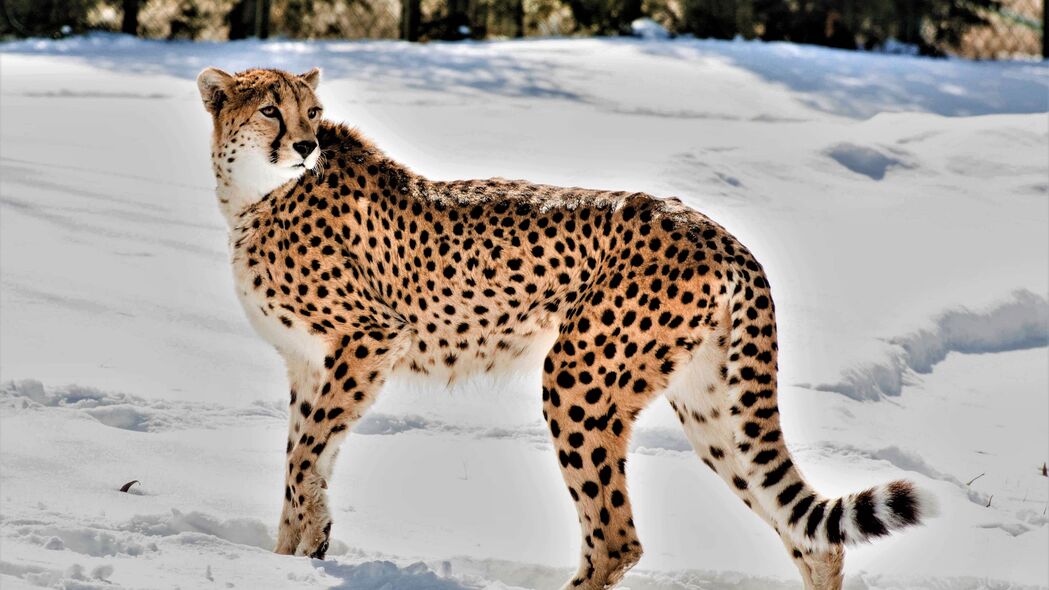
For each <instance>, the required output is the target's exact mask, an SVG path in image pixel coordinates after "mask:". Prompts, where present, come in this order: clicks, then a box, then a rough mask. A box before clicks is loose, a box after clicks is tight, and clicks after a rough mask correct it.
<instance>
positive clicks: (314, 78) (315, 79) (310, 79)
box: [299, 68, 321, 90]
mask: <svg viewBox="0 0 1049 590" xmlns="http://www.w3.org/2000/svg"><path fill="white" fill-rule="evenodd" d="M299 77H300V78H302V81H303V82H305V83H306V84H309V86H310V88H312V89H314V90H316V89H317V86H318V85H319V84H320V83H321V69H320V68H313V69H312V70H310V71H308V72H306V73H305V74H301V75H300V76H299Z"/></svg>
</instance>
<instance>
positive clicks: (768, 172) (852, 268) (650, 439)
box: [0, 35, 1049, 590]
mask: <svg viewBox="0 0 1049 590" xmlns="http://www.w3.org/2000/svg"><path fill="white" fill-rule="evenodd" d="M207 65H216V66H219V67H224V68H228V69H231V70H235V69H242V68H245V67H249V66H277V67H284V68H288V69H291V70H295V71H306V70H308V69H309V68H311V67H313V66H321V67H322V68H324V71H325V74H324V76H325V78H324V80H323V82H322V83H321V87H320V96H321V99H322V100H323V101H324V103H325V107H326V112H327V114H328V116H330V117H332V118H334V119H337V120H345V121H348V122H351V123H352V124H354V125H357V126H359V127H360V128H361V129H362V130H363V131H364V132H365V133H366V134H367V135H369V136H370V137H372V138H373V139H374V140H375V141H376V142H377V143H378V144H379V145H380V146H382V147H383V148H384V149H386V150H387V151H388V152H389V153H390V154H391V155H393V156H394V157H397V158H399V159H400V160H402V161H404V162H405V163H407V164H408V165H410V166H412V167H413V168H414V169H416V170H417V171H419V172H421V173H423V174H426V175H429V176H431V177H434V178H439V179H451V178H460V177H487V176H496V175H498V176H504V177H511V178H514V177H523V178H529V179H531V180H534V181H538V182H547V183H553V184H564V185H581V186H591V187H595V188H615V189H623V190H643V191H646V192H650V193H654V194H659V195H677V196H679V197H680V198H682V200H684V201H685V202H687V203H688V204H690V205H692V206H694V207H696V208H698V209H700V210H702V211H704V212H705V213H707V214H709V215H710V216H712V217H713V218H715V219H717V220H718V221H720V222H721V223H722V224H724V225H725V226H726V227H728V228H729V229H730V230H731V231H733V232H734V233H735V234H736V235H737V236H739V237H740V239H741V240H742V241H743V242H744V243H746V244H748V246H749V247H750V248H751V249H752V250H753V251H754V252H755V254H756V255H757V257H758V258H759V259H760V260H761V261H762V262H763V264H764V266H765V268H766V270H767V271H768V273H769V275H770V278H771V282H772V284H773V287H774V290H775V296H776V302H777V314H778V317H779V323H780V337H781V358H780V367H781V373H782V383H783V386H782V391H781V393H780V396H781V404H780V405H781V409H782V415H783V422H784V430H785V433H786V438H787V440H788V442H789V444H790V446H791V448H792V450H793V452H794V454H795V456H796V460H797V461H796V462H797V463H798V464H799V465H800V466H801V467H802V469H803V470H804V471H805V473H806V475H807V476H808V477H809V479H811V480H812V481H813V483H814V484H815V485H816V486H817V487H818V488H819V489H821V490H822V491H824V492H825V493H827V494H840V493H845V492H851V491H855V490H857V489H860V488H861V487H864V486H867V485H872V484H876V483H883V482H886V481H889V480H891V479H896V478H901V477H902V478H907V479H911V480H913V481H915V482H916V483H918V484H919V485H921V486H924V487H926V488H927V489H929V490H931V492H932V493H934V494H935V495H936V497H937V498H938V500H939V502H940V504H941V507H942V516H941V517H939V518H937V519H935V520H933V521H931V522H930V523H929V524H928V526H926V527H923V528H920V529H916V530H913V531H909V532H907V533H906V534H901V535H900V536H898V537H894V538H892V539H888V540H883V541H880V542H878V543H875V544H872V545H870V546H865V547H860V548H856V549H852V550H850V551H849V554H848V558H847V560H846V572H847V575H848V579H847V584H846V587H847V588H849V589H850V590H852V589H857V590H858V589H867V590H875V589H878V590H881V589H896V588H899V589H903V588H932V589H951V590H962V589H966V590H967V589H973V590H976V589H978V588H979V589H982V588H1046V587H1049V569H1047V565H1046V561H1045V555H1046V554H1049V524H1047V523H1049V519H1047V517H1046V514H1045V510H1046V506H1047V505H1049V479H1047V478H1045V477H1044V476H1042V475H1041V472H1040V468H1041V466H1042V464H1043V463H1044V462H1045V461H1046V460H1047V459H1049V457H1047V455H1046V449H1047V448H1049V428H1047V421H1049V395H1047V392H1049V347H1047V345H1049V300H1047V295H1049V264H1047V257H1049V223H1047V222H1049V199H1047V197H1049V158H1047V157H1046V156H1047V154H1049V117H1046V112H1047V111H1049V66H1047V65H1045V64H1044V63H1037V62H1002V63H989V62H988V63H984V62H980V63H974V62H965V61H960V60H930V59H924V58H915V57H910V56H896V55H884V54H864V53H856V52H841V51H835V50H829V49H823V48H816V47H801V46H792V45H787V44H779V43H768V44H766V43H757V42H753V43H752V42H720V41H698V40H687V39H676V40H657V39H644V40H639V39H571V40H565V39H541V40H522V41H508V42H488V43H477V42H464V43H431V44H426V45H409V44H403V43H393V42H288V41H270V42H254V41H248V42H238V43H228V44H208V43H164V42H147V41H139V40H134V39H130V38H125V37H120V36H112V35H101V36H90V37H83V38H73V39H68V40H63V41H43V40H30V41H22V42H14V43H7V44H2V45H0V93H2V94H0V117H2V125H0V154H2V157H0V310H2V314H0V328H2V329H0V378H2V379H3V384H2V385H0V451H2V463H0V586H2V587H3V588H5V589H6V588H27V587H36V586H47V587H59V588H102V587H105V588H119V587H127V588H142V587H149V588H174V587H181V588H212V587H215V588H225V587H253V588H285V587H289V586H293V587H300V586H309V587H335V588H353V589H372V588H374V589H380V588H404V589H409V590H411V589H414V588H428V589H429V588H437V589H441V588H469V589H477V588H488V589H493V590H495V589H508V588H529V589H531V588H535V589H545V588H551V587H557V586H558V585H559V584H560V583H561V582H563V581H564V580H565V579H566V578H567V577H568V576H569V574H570V573H571V571H572V570H573V568H574V563H575V559H576V556H577V555H578V553H577V550H578V536H577V532H576V522H575V513H574V509H573V507H572V504H571V501H570V499H569V498H568V496H567V494H565V493H564V489H563V484H562V483H561V477H560V474H559V472H558V469H557V464H556V460H555V459H554V457H553V454H552V452H551V449H550V444H549V442H548V439H547V434H546V432H545V430H544V427H543V424H542V423H541V420H540V400H539V396H538V395H537V394H536V391H537V389H538V377H537V375H533V374H527V373H526V374H521V375H517V376H513V377H511V378H509V379H506V380H502V381H490V380H489V381H477V382H474V383H468V384H466V385H464V386H462V387H459V388H457V389H454V390H451V391H448V390H446V389H444V388H441V387H434V386H431V385H427V384H424V383H417V382H395V383H392V384H391V385H390V387H389V390H388V391H387V392H386V393H385V394H384V396H383V397H382V398H381V399H380V400H379V402H378V403H377V404H376V406H375V407H374V409H373V410H372V411H371V412H370V413H369V415H368V416H367V417H366V418H365V420H363V421H362V422H361V423H360V424H359V425H358V426H357V428H356V429H355V431H354V433H353V434H352V435H351V436H350V437H349V440H348V441H347V443H346V444H345V446H344V448H343V452H342V454H341V458H340V461H339V464H338V467H337V468H336V472H335V476H334V478H333V481H332V482H331V490H330V491H331V505H332V510H333V513H334V515H335V524H334V529H333V543H332V548H331V550H330V552H329V560H328V561H325V562H320V561H311V560H308V559H303V558H290V557H285V556H277V555H273V554H272V553H270V552H269V549H270V548H271V546H272V544H273V540H274V537H275V525H276V520H277V515H278V511H279V508H280V500H281V496H280V491H281V481H280V477H281V472H282V471H281V462H282V460H283V441H284V432H285V428H286V425H285V404H286V400H285V395H286V392H285V383H284V378H285V377H284V371H283V369H282V368H281V366H280V361H279V359H278V357H277V355H276V354H275V353H274V352H272V351H271V350H269V349H268V348H267V347H266V345H265V344H263V343H262V341H261V340H260V339H259V338H257V337H256V336H254V335H253V334H252V332H251V329H250V327H249V326H248V325H247V322H246V321H245V319H244V317H243V314H242V312H241V310H240V308H239V305H238V304H237V302H236V300H235V297H234V294H233V289H232V281H231V275H230V271H229V268H228V263H227V258H226V257H227V254H226V242H225V239H226V238H225V228H224V222H223V221H222V218H221V216H220V214H219V212H218V208H217V205H216V203H215V199H214V195H213V192H212V188H213V179H212V177H211V173H210V163H209V159H208V139H209V125H210V121H209V120H208V117H207V116H206V114H205V113H204V111H203V109H202V107H201V106H200V104H199V97H198V95H197V92H196V89H195V87H194V83H193V79H194V77H195V75H196V74H197V72H198V71H199V70H200V69H201V68H203V67H204V66H207ZM131 480H139V481H140V483H139V484H136V485H135V486H133V487H132V488H131V489H130V492H129V493H122V492H120V491H119V488H120V486H122V485H123V484H125V483H127V482H129V481H131ZM629 480H630V486H631V491H632V497H633V501H634V505H635V521H636V522H637V524H638V528H639V533H640V535H641V538H642V541H643V542H644V543H645V548H646V553H645V557H644V558H643V559H642V561H641V562H640V564H639V565H638V566H637V568H635V570H634V573H632V574H631V575H630V576H628V578H627V580H626V581H625V582H624V584H623V585H624V587H629V588H632V589H634V590H638V589H645V590H648V589H656V588H659V589H686V588H687V589H695V588H702V589H713V590H717V589H722V588H733V589H747V588H755V589H756V588H774V589H778V588H784V589H785V588H798V587H800V585H799V582H798V581H797V574H796V571H795V570H794V567H793V565H792V564H791V563H790V560H789V558H788V557H787V556H786V554H785V552H784V551H783V549H782V546H781V545H780V542H779V540H778V539H777V538H776V536H775V535H774V534H773V533H772V531H771V530H769V529H768V527H767V526H766V525H765V524H764V523H762V522H760V521H759V520H758V519H757V518H754V517H753V516H752V515H751V514H750V513H749V512H748V511H747V509H746V508H745V507H744V506H743V505H742V504H741V503H740V502H739V501H738V499H737V498H735V497H734V495H733V494H732V493H731V492H730V491H729V490H727V489H726V488H725V486H724V485H723V484H722V483H721V482H720V481H719V480H718V479H717V478H716V477H714V476H713V475H712V474H710V473H709V471H708V470H707V469H706V467H704V466H703V465H702V464H701V463H700V462H699V461H698V460H697V459H696V458H695V457H694V456H693V455H692V454H691V451H690V450H689V447H688V443H687V442H686V441H685V439H684V436H683V435H682V433H681V432H680V429H679V428H678V426H677V425H676V421H675V419H674V417H673V415H672V412H671V411H670V410H669V407H668V406H667V405H666V404H665V403H663V402H661V401H657V402H656V403H654V404H653V406H652V407H651V408H650V409H649V410H647V411H646V412H645V413H644V414H643V415H642V417H641V420H640V423H639V428H638V431H637V433H636V436H635V438H634V441H633V444H632V454H631V457H630V472H629Z"/></svg>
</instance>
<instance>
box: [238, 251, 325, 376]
mask: <svg viewBox="0 0 1049 590" xmlns="http://www.w3.org/2000/svg"><path fill="white" fill-rule="evenodd" d="M259 267H260V265H255V264H252V257H251V256H250V255H249V254H248V253H247V252H246V250H245V249H243V248H240V247H237V246H236V245H234V247H233V277H234V281H235V285H236V291H237V299H238V300H239V301H240V304H241V306H242V307H243V308H244V313H245V315H247V317H248V321H249V322H250V323H251V325H252V327H253V328H254V329H255V331H256V332H257V333H258V334H259V335H260V336H261V337H262V338H263V339H264V340H266V341H267V342H269V343H270V344H271V345H272V346H273V347H274V348H276V349H277V350H278V351H279V352H280V353H281V354H284V355H291V356H295V357H298V358H301V359H305V360H319V359H323V358H324V355H325V354H327V342H326V340H325V339H324V336H323V335H320V334H315V333H311V331H310V329H309V326H308V325H307V324H306V323H305V322H303V321H302V320H301V319H300V318H299V317H297V316H296V314H294V313H293V312H290V311H287V310H285V309H283V308H281V307H280V306H279V304H278V303H277V302H276V300H275V299H274V298H273V297H272V296H271V295H270V294H268V292H267V283H269V282H270V281H268V280H266V277H264V276H262V275H263V274H265V272H266V271H265V270H260V269H259Z"/></svg>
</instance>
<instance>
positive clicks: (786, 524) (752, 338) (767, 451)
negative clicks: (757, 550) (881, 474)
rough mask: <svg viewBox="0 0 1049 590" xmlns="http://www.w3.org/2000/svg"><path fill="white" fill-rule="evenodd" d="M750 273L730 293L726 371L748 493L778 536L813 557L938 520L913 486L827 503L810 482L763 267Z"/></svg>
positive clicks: (929, 499) (932, 504)
mask: <svg viewBox="0 0 1049 590" xmlns="http://www.w3.org/2000/svg"><path fill="white" fill-rule="evenodd" d="M751 270H752V271H756V273H757V274H749V276H748V273H740V276H738V277H737V281H738V282H736V283H735V285H733V289H732V290H731V291H730V292H729V294H728V295H729V296H728V300H729V301H728V302H729V305H730V307H729V309H730V312H729V316H730V319H731V328H730V336H731V344H730V348H729V351H728V353H729V358H728V360H729V363H728V366H727V373H728V374H727V377H728V378H729V385H730V389H731V391H732V393H731V394H730V397H731V399H730V403H731V404H732V407H731V415H732V416H733V417H734V418H735V422H736V425H735V427H734V428H733V432H734V438H735V442H736V443H737V445H736V446H737V448H738V452H737V457H738V460H739V461H740V466H741V467H742V468H743V470H744V472H745V474H746V476H747V477H746V481H747V489H748V491H750V492H751V493H753V495H754V496H755V499H756V500H757V501H758V502H759V503H760V504H761V506H762V508H764V510H765V512H766V513H767V514H769V515H770V516H771V517H772V518H773V519H774V520H775V521H776V523H777V525H778V527H779V528H780V530H781V531H789V536H790V537H791V538H792V539H794V541H795V542H797V543H798V544H799V546H802V547H807V548H811V549H815V550H821V549H827V548H829V547H830V546H841V545H851V544H856V543H863V542H868V541H870V540H872V539H875V538H877V537H882V536H885V535H888V534H889V533H890V532H891V531H893V530H898V529H903V528H907V527H910V526H914V525H917V524H919V523H921V522H922V521H923V520H924V519H926V518H928V517H931V516H934V515H935V514H936V513H937V503H936V499H935V497H934V496H932V495H931V494H929V493H927V492H924V491H922V490H919V489H918V488H916V487H915V486H914V485H913V484H911V483H910V482H906V481H894V482H891V483H888V484H884V485H881V486H875V487H873V488H870V489H867V490H864V491H862V492H858V493H855V494H849V495H847V496H843V497H841V498H827V497H825V496H822V495H820V494H819V493H818V492H816V491H815V490H814V489H813V488H812V487H811V486H810V485H809V484H808V482H806V481H805V479H804V477H803V476H802V474H801V472H800V470H799V469H798V468H797V467H796V466H795V465H794V462H793V459H792V457H791V455H790V450H789V449H788V448H787V445H786V443H785V442H784V440H783V436H782V431H781V430H780V420H779V406H778V402H777V395H776V370H777V369H776V357H777V346H776V333H775V322H776V320H775V312H774V308H773V305H772V300H771V296H770V294H769V290H768V285H767V283H765V281H764V277H763V276H761V275H760V272H761V271H760V267H758V268H757V269H751ZM748 279H749V280H748ZM744 281H746V283H744ZM748 283H749V284H748Z"/></svg>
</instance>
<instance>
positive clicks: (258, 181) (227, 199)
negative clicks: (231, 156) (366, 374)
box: [214, 162, 302, 230]
mask: <svg viewBox="0 0 1049 590" xmlns="http://www.w3.org/2000/svg"><path fill="white" fill-rule="evenodd" d="M214 168H215V194H216V196H217V197H218V201H219V210H220V211H222V216H223V217H224V218H225V219H226V223H227V224H228V226H229V229H231V230H232V229H233V228H234V227H236V226H237V224H238V223H240V220H241V218H242V217H243V216H244V214H245V213H246V212H247V211H248V210H249V209H250V208H251V206H252V205H254V204H255V203H258V202H259V201H261V200H262V199H263V198H264V197H265V196H266V195H268V194H270V193H271V192H273V191H275V190H278V189H280V188H281V187H283V186H286V185H288V184H291V183H293V182H295V181H296V180H298V178H299V177H300V176H301V175H302V173H296V174H294V175H290V174H288V173H287V172H283V171H280V170H277V171H274V170H273V169H272V168H270V167H266V166H257V165H256V166H250V165H245V166H241V167H240V168H239V169H229V168H227V169H223V168H222V166H220V165H219V163H218V162H215V166H214Z"/></svg>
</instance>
